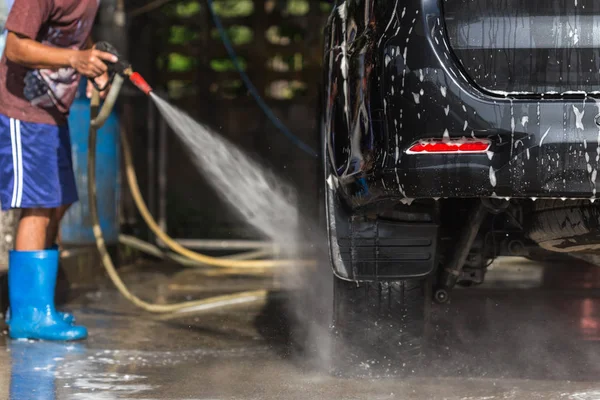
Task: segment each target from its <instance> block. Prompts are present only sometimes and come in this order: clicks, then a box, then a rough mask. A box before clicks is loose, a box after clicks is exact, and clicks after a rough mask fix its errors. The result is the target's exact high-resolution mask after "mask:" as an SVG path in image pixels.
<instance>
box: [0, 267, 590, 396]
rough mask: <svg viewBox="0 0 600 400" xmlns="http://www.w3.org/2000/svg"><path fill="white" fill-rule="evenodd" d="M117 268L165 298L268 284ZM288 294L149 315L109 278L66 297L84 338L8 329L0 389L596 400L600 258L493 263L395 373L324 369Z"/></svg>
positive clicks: (151, 294)
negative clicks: (300, 330) (424, 354)
mask: <svg viewBox="0 0 600 400" xmlns="http://www.w3.org/2000/svg"><path fill="white" fill-rule="evenodd" d="M124 276H125V280H126V282H127V283H129V284H131V285H132V289H133V291H134V292H136V293H138V294H140V295H142V296H143V297H145V298H147V299H154V301H163V302H166V301H174V300H184V299H190V298H198V297H206V296H209V295H214V294H220V293H223V292H227V291H236V290H249V289H254V288H260V287H263V286H265V284H266V285H271V286H272V285H274V282H273V281H272V280H268V281H265V280H262V279H247V278H246V279H240V278H233V277H229V278H227V279H217V278H214V277H207V276H205V275H204V274H200V273H198V272H195V271H192V270H183V271H180V272H177V273H171V274H169V276H165V275H164V274H163V273H162V272H159V270H158V269H154V268H141V267H135V268H130V269H127V270H126V271H125V274H124ZM290 297H291V296H290V295H289V292H287V291H283V292H280V293H278V294H277V295H275V296H273V297H272V298H271V299H270V300H269V301H268V302H266V303H265V302H263V303H257V304H252V305H243V306H238V307H236V308H230V309H220V310H213V311H211V312H203V313H201V314H191V315H188V314H185V315H180V316H156V315H150V314H147V313H144V312H140V311H138V310H136V309H135V308H134V307H133V306H130V305H129V304H128V303H127V302H126V301H124V300H123V299H122V298H121V297H120V296H119V295H118V294H117V293H116V292H115V291H114V290H113V289H112V288H111V287H110V286H108V285H107V286H106V287H104V288H101V289H99V290H97V291H92V292H87V293H85V294H82V295H80V296H78V297H76V298H74V299H72V300H71V301H69V303H68V304H66V305H65V307H66V308H68V309H71V310H74V311H75V315H76V317H77V319H78V321H80V322H81V323H83V324H85V325H87V326H88V327H89V329H90V334H91V337H90V338H89V339H88V340H87V341H85V342H80V343H71V344H55V343H45V342H33V341H11V340H8V339H7V338H6V335H5V334H4V335H3V336H2V338H1V339H0V347H1V348H0V399H3V398H6V399H18V400H27V399H37V400H39V399H47V400H53V399H91V400H94V399H101V400H107V399H462V400H467V399H469V400H471V399H481V400H483V399H573V400H588V399H600V267H596V266H593V265H590V264H587V263H585V262H582V261H572V262H560V263H546V264H541V263H536V262H532V261H528V260H525V259H518V258H507V259H501V260H500V261H498V262H496V263H495V265H494V267H493V268H492V270H491V272H490V273H489V275H488V281H487V283H486V285H485V286H483V287H479V288H474V289H460V290H457V291H456V292H455V293H454V294H453V298H452V304H451V305H450V306H444V307H436V309H435V310H434V314H435V315H436V317H435V318H434V322H433V325H434V327H435V343H434V345H433V346H432V350H431V354H430V362H428V363H427V366H426V367H421V368H416V369H415V371H414V373H412V374H409V376H403V377H398V376H389V375H385V374H383V375H381V376H378V377H372V376H371V377H362V378H336V377H332V376H330V375H329V374H328V373H327V371H325V370H324V369H323V368H318V366H319V362H318V360H319V359H318V358H315V357H314V352H311V351H307V350H306V349H305V348H304V347H303V346H302V345H298V344H297V343H296V341H295V340H293V339H292V337H293V336H294V335H293V334H292V333H290V332H293V330H294V328H293V326H292V327H290V324H289V323H288V322H289V318H288V317H289V314H290V312H289V310H288V309H287V308H286V307H285V305H286V304H287V300H289V298H290ZM317 332H318V331H317ZM316 337H317V339H318V340H317V341H319V342H321V339H323V338H319V334H318V333H317V335H316ZM382 340H385V338H382ZM308 348H310V346H309V347H308ZM315 360H317V361H315ZM367 365H368V362H367Z"/></svg>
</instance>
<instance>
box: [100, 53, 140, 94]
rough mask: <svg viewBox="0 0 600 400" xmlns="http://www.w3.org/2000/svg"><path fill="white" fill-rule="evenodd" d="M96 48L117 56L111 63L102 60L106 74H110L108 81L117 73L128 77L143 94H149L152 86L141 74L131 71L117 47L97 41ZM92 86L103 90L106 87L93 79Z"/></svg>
mask: <svg viewBox="0 0 600 400" xmlns="http://www.w3.org/2000/svg"><path fill="white" fill-rule="evenodd" d="M96 50H100V51H104V52H106V53H110V54H113V55H115V56H117V58H118V61H117V62H116V63H111V62H109V61H104V62H105V63H106V65H107V66H108V74H109V76H110V80H109V82H111V81H112V80H113V78H114V76H115V74H119V75H121V76H123V77H128V78H129V80H130V81H131V83H133V84H134V85H135V86H136V87H137V88H138V89H140V90H141V91H142V92H144V94H146V95H149V94H150V92H151V91H152V87H151V86H150V85H149V84H148V82H146V80H145V79H144V78H142V76H141V75H140V74H139V73H137V72H133V68H132V67H131V64H130V63H129V61H126V60H124V59H122V58H121V56H120V55H119V52H118V51H117V49H116V48H115V47H114V46H113V45H112V44H110V43H108V42H98V43H96ZM92 82H93V84H94V86H95V87H96V89H97V90H98V91H103V90H104V89H106V88H103V89H101V88H99V87H98V86H97V85H96V83H95V82H94V81H92Z"/></svg>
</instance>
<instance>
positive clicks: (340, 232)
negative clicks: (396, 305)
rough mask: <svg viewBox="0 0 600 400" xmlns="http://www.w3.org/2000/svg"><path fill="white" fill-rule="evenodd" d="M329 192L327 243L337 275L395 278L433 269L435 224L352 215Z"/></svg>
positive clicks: (358, 278) (416, 275)
mask: <svg viewBox="0 0 600 400" xmlns="http://www.w3.org/2000/svg"><path fill="white" fill-rule="evenodd" d="M329 192H330V193H329V196H328V198H329V199H328V210H327V213H328V219H329V245H330V253H331V259H332V265H333V269H334V272H335V274H336V275H337V276H338V277H340V278H342V279H348V280H356V281H396V280H400V279H410V278H422V277H426V276H428V275H429V274H431V273H432V272H433V271H434V269H435V267H436V262H437V261H436V248H437V243H438V225H437V224H436V223H433V222H410V221H392V220H385V219H380V218H371V217H367V216H364V215H352V214H350V213H349V212H348V211H347V210H345V209H344V207H343V205H342V204H340V203H339V202H338V201H339V200H337V199H335V197H336V196H332V195H331V191H329Z"/></svg>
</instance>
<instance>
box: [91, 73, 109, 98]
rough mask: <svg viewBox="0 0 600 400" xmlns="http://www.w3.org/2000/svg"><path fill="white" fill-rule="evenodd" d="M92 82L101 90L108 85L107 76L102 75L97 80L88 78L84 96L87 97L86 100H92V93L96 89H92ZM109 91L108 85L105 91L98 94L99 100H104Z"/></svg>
mask: <svg viewBox="0 0 600 400" xmlns="http://www.w3.org/2000/svg"><path fill="white" fill-rule="evenodd" d="M92 81H95V82H96V84H97V85H98V86H99V87H101V88H103V87H104V86H105V85H106V84H107V83H108V74H107V73H105V74H104V75H101V76H99V77H97V78H88V82H87V88H86V90H85V95H86V96H87V98H88V99H91V98H92V93H93V91H94V90H95V89H96V88H95V87H94V84H93V83H92ZM109 90H110V85H108V86H107V87H106V89H105V90H103V91H102V92H100V98H101V99H104V98H105V97H106V95H107V94H108V91H109Z"/></svg>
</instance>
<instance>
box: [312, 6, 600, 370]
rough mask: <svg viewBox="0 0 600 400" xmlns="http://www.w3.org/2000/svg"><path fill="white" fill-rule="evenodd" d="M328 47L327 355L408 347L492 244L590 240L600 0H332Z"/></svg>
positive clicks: (564, 245) (417, 349) (598, 239)
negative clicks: (331, 345)
mask: <svg viewBox="0 0 600 400" xmlns="http://www.w3.org/2000/svg"><path fill="white" fill-rule="evenodd" d="M324 57H325V58H324V84H325V85H324V102H323V103H324V105H323V109H322V112H323V114H324V117H323V125H322V127H323V128H322V133H323V145H324V167H325V177H324V179H325V181H326V182H327V188H326V193H327V196H326V209H327V213H326V214H327V217H328V229H329V245H330V246H329V250H330V255H331V264H332V266H333V270H334V275H335V285H334V287H335V289H334V303H335V308H334V331H335V337H336V341H338V342H343V343H344V344H345V345H350V347H349V348H350V349H349V350H347V351H345V352H343V353H344V355H342V352H334V354H335V356H336V358H339V359H342V358H344V357H345V359H346V360H348V359H349V360H350V361H356V362H359V361H361V360H363V359H362V358H361V353H360V350H361V349H364V348H369V346H372V345H379V344H381V343H382V342H385V343H387V344H392V346H391V347H392V348H393V351H394V352H400V353H401V354H403V355H405V356H406V355H411V354H414V355H418V354H420V353H421V351H422V347H421V345H422V339H423V337H424V336H425V328H426V326H427V324H426V322H427V319H428V313H429V309H430V305H431V303H432V301H436V302H437V303H444V302H448V300H449V299H450V298H451V296H452V290H453V288H455V287H456V285H461V286H472V285H477V284H481V283H482V282H483V281H484V278H485V274H486V269H487V268H488V266H489V265H490V263H491V262H492V261H493V260H494V258H496V257H498V256H503V255H516V256H525V257H530V258H534V259H539V258H543V257H546V256H549V255H550V256H551V255H552V254H556V255H560V254H561V253H574V252H594V251H596V250H598V249H600V235H599V234H598V232H599V230H598V227H599V225H600V213H599V211H598V210H599V208H598V205H597V204H596V203H594V201H595V199H596V196H597V185H598V169H599V167H600V2H599V1H597V0H575V1H563V0H529V1H523V0H445V1H442V0H352V1H350V0H346V1H343V0H338V1H336V3H335V6H334V8H333V12H332V14H331V16H330V18H329V20H328V24H327V26H326V28H325V54H324ZM382 334H384V335H386V336H385V337H384V338H382V337H381V335H382Z"/></svg>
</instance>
